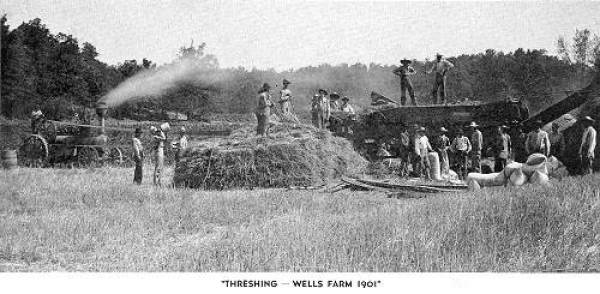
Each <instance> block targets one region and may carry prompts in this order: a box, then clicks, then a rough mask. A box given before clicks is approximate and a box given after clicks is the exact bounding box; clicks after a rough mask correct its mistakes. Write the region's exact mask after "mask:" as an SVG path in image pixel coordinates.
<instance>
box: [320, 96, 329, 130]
mask: <svg viewBox="0 0 600 294" xmlns="http://www.w3.org/2000/svg"><path fill="white" fill-rule="evenodd" d="M319 95H320V98H321V103H320V107H321V118H322V120H323V121H322V122H321V128H323V129H324V128H325V126H326V125H327V124H328V123H329V117H330V116H331V105H330V104H329V92H327V91H326V90H324V89H320V90H319Z"/></svg>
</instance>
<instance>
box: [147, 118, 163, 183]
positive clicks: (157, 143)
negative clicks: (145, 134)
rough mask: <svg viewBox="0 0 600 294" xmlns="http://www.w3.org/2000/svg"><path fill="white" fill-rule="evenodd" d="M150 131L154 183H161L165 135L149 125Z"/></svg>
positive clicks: (160, 130)
mask: <svg viewBox="0 0 600 294" xmlns="http://www.w3.org/2000/svg"><path fill="white" fill-rule="evenodd" d="M150 131H152V132H154V136H153V137H152V139H153V140H154V185H157V186H160V185H161V177H162V170H163V167H164V165H165V141H166V140H167V136H165V133H164V132H163V130H162V129H157V128H156V127H154V126H152V127H150Z"/></svg>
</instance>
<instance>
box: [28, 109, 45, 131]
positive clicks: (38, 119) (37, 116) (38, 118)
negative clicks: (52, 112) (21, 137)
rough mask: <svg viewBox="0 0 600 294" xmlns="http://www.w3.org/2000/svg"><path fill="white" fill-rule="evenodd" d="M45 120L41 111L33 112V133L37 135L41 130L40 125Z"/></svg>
mask: <svg viewBox="0 0 600 294" xmlns="http://www.w3.org/2000/svg"><path fill="white" fill-rule="evenodd" d="M43 120H44V114H43V113H42V111H41V110H39V109H38V110H35V111H32V112H31V133H32V134H37V133H38V132H39V131H40V130H39V128H40V124H41V123H42V121H43Z"/></svg>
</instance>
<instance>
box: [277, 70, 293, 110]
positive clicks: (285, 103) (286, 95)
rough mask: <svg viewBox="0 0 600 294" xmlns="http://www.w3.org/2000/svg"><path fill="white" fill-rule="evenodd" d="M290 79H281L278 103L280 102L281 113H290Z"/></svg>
mask: <svg viewBox="0 0 600 294" xmlns="http://www.w3.org/2000/svg"><path fill="white" fill-rule="evenodd" d="M289 84H291V82H290V81H288V80H286V79H283V88H282V89H281V91H280V94H281V96H280V98H279V104H281V114H282V115H289V114H290V113H291V111H292V110H291V102H292V91H291V90H290V89H288V85H289Z"/></svg>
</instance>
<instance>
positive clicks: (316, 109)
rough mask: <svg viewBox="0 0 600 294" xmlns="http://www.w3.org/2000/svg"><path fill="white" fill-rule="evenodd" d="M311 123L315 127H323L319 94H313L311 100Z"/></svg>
mask: <svg viewBox="0 0 600 294" xmlns="http://www.w3.org/2000/svg"><path fill="white" fill-rule="evenodd" d="M311 114H312V124H313V126H314V127H315V128H317V129H321V128H323V112H322V111H321V96H320V95H319V94H315V95H314V96H313V98H312V101H311Z"/></svg>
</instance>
